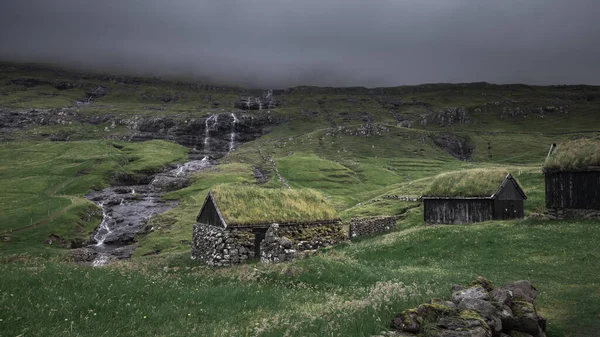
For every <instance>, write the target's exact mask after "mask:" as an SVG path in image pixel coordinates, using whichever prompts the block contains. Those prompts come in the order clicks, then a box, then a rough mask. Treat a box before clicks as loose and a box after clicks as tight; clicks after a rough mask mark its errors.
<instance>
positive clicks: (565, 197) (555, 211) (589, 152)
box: [544, 139, 600, 219]
mask: <svg viewBox="0 0 600 337" xmlns="http://www.w3.org/2000/svg"><path fill="white" fill-rule="evenodd" d="M544 174H545V180H546V208H547V210H548V215H550V216H554V217H558V218H593V219H600V139H579V140H573V141H570V142H565V143H563V144H558V146H557V147H556V150H555V151H554V152H553V153H552V154H551V155H550V156H549V158H548V160H547V161H546V164H545V165H544Z"/></svg>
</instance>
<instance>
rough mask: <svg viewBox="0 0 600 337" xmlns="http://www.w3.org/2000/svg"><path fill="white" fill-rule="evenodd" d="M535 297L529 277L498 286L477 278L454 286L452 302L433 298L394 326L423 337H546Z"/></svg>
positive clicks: (406, 313) (405, 313)
mask: <svg viewBox="0 0 600 337" xmlns="http://www.w3.org/2000/svg"><path fill="white" fill-rule="evenodd" d="M536 296H537V289H535V287H533V286H532V285H531V282H529V281H526V280H523V281H517V282H513V283H510V284H507V285H505V286H504V287H500V288H497V287H495V286H494V285H493V284H492V283H491V282H489V281H488V280H486V279H485V278H483V277H478V278H477V279H475V280H474V281H473V282H471V284H470V285H469V286H468V287H462V286H458V285H455V286H453V287H452V296H451V297H452V301H445V300H442V299H433V300H431V301H429V302H428V303H425V304H422V305H420V306H418V307H417V308H413V309H407V310H404V311H403V312H401V313H399V314H398V315H396V317H394V319H393V320H392V328H393V329H395V330H396V331H401V332H402V333H410V334H418V335H419V336H423V337H433V336H435V337H463V336H464V337H510V336H531V337H545V336H546V334H545V331H546V320H545V319H544V318H543V317H542V316H540V315H539V314H538V313H537V310H536V308H535V305H534V300H535V298H536ZM413 336H414V335H413Z"/></svg>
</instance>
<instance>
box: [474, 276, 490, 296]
mask: <svg viewBox="0 0 600 337" xmlns="http://www.w3.org/2000/svg"><path fill="white" fill-rule="evenodd" d="M470 285H471V286H477V285H479V286H481V287H482V288H483V289H485V291H488V292H489V291H492V290H494V289H495V288H496V287H495V286H494V284H493V283H492V282H491V281H489V280H488V279H486V278H485V277H483V276H477V278H476V279H474V280H473V281H471V284H470Z"/></svg>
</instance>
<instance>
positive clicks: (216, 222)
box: [196, 192, 227, 228]
mask: <svg viewBox="0 0 600 337" xmlns="http://www.w3.org/2000/svg"><path fill="white" fill-rule="evenodd" d="M196 222H198V223H201V224H205V225H210V226H216V227H222V228H225V227H227V224H226V223H225V221H224V220H223V217H221V213H220V212H219V208H218V207H217V203H216V202H215V198H214V197H213V195H212V193H210V192H208V195H207V196H206V199H205V200H204V205H202V209H201V210H200V213H199V214H198V216H197V217H196Z"/></svg>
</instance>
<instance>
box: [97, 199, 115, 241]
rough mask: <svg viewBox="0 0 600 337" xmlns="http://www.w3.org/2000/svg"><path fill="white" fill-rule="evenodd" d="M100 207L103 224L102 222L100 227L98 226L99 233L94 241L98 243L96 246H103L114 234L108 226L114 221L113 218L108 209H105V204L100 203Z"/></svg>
mask: <svg viewBox="0 0 600 337" xmlns="http://www.w3.org/2000/svg"><path fill="white" fill-rule="evenodd" d="M98 206H100V208H102V222H100V226H98V231H97V232H96V234H95V235H94V240H95V241H96V246H102V245H103V244H104V240H106V238H107V237H108V236H109V235H110V233H112V231H111V230H110V227H109V226H108V222H109V221H110V220H112V218H111V217H110V216H109V215H108V213H107V211H106V208H104V202H101V203H99V204H98Z"/></svg>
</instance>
